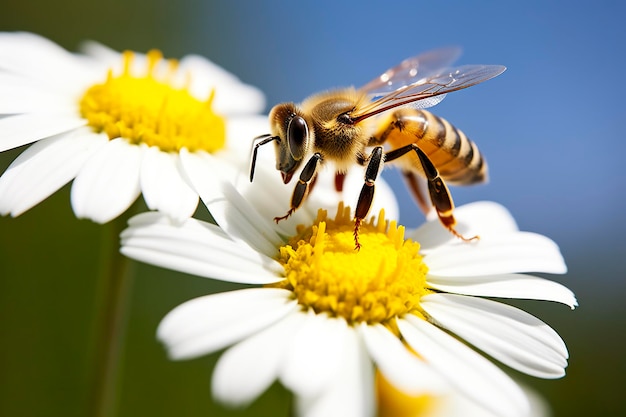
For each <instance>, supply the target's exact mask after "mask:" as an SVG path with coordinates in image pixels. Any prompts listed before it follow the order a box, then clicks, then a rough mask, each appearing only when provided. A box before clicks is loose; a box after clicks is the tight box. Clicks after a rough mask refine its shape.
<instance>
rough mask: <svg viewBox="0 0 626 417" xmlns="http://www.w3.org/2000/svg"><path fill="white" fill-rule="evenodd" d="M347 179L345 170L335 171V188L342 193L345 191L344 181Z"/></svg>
mask: <svg viewBox="0 0 626 417" xmlns="http://www.w3.org/2000/svg"><path fill="white" fill-rule="evenodd" d="M345 181H346V173H345V172H335V190H336V191H337V192H338V193H340V192H342V191H343V183H344V182H345Z"/></svg>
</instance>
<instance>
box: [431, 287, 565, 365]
mask: <svg viewBox="0 0 626 417" xmlns="http://www.w3.org/2000/svg"><path fill="white" fill-rule="evenodd" d="M421 305H422V307H423V308H424V310H426V312H427V313H428V314H429V315H430V316H431V317H432V318H433V319H434V320H435V322H436V323H437V325H440V326H441V327H444V328H446V329H448V330H450V331H451V332H453V333H455V334H457V335H459V336H461V337H462V338H463V339H465V340H466V341H467V342H469V343H471V344H473V345H474V346H476V347H477V348H479V349H480V350H482V351H483V352H485V353H487V354H489V355H491V356H492V357H494V358H495V359H497V360H499V361H500V362H502V363H504V364H505V365H508V366H510V367H512V368H514V369H516V370H518V371H520V372H524V373H526V374H529V375H532V376H535V377H538V378H560V377H562V376H563V375H565V367H566V366H567V357H568V353H567V348H566V347H565V343H564V342H563V340H562V339H561V338H560V337H559V335H558V334H557V333H556V332H555V331H554V330H553V329H552V328H551V327H550V326H548V325H547V324H545V323H544V322H542V321H541V320H539V319H537V318H536V317H534V316H532V315H530V314H528V313H526V312H524V311H522V310H519V309H517V308H515V307H512V306H509V305H506V304H502V303H498V302H495V301H491V300H485V299H482V298H476V297H467V296H463V295H454V294H431V295H427V296H424V297H423V298H422V301H421Z"/></svg>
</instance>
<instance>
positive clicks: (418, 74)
mask: <svg viewBox="0 0 626 417" xmlns="http://www.w3.org/2000/svg"><path fill="white" fill-rule="evenodd" d="M460 55H461V48H458V47H447V48H440V49H435V50H432V51H428V52H425V53H423V54H420V55H416V56H414V57H411V58H407V59H405V60H404V61H402V62H401V63H400V64H398V65H396V66H395V67H393V68H389V69H388V70H387V71H385V72H384V73H383V74H381V75H380V76H378V77H376V78H374V79H373V80H372V81H370V82H369V83H367V84H365V85H364V86H363V87H361V88H360V90H361V91H364V92H366V93H367V94H368V95H370V97H375V96H382V95H387V94H388V93H390V92H392V91H395V90H397V89H398V88H399V87H403V86H405V85H408V84H413V83H414V82H416V81H419V80H421V79H423V78H428V77H430V76H432V75H434V74H438V73H440V72H441V70H443V69H445V68H450V67H451V66H452V64H453V63H454V61H456V60H457V58H458V57H459V56H460Z"/></svg>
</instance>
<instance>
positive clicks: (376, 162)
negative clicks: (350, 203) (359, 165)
mask: <svg viewBox="0 0 626 417" xmlns="http://www.w3.org/2000/svg"><path fill="white" fill-rule="evenodd" d="M383 162H384V159H383V148H382V146H377V147H375V148H374V150H373V151H372V154H371V155H370V157H369V162H368V163H367V168H366V170H365V183H364V184H363V188H361V194H359V200H358V202H357V204H356V210H355V212H354V245H355V246H354V249H355V250H359V249H360V248H361V244H360V243H359V229H360V228H361V222H362V221H363V219H365V217H366V216H367V213H368V212H369V211H370V207H372V200H373V199H374V182H375V181H376V177H377V176H378V173H379V172H380V170H381V168H382V166H383Z"/></svg>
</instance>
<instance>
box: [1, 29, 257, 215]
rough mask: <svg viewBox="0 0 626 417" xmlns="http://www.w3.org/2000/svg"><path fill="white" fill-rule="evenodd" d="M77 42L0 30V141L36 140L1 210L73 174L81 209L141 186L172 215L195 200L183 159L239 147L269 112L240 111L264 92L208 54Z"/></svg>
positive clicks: (17, 207)
mask: <svg viewBox="0 0 626 417" xmlns="http://www.w3.org/2000/svg"><path fill="white" fill-rule="evenodd" d="M85 51H86V54H81V55H79V54H72V53H69V52H67V51H65V50H64V49H62V48H60V47H59V46H58V45H56V44H54V43H52V42H51V41H49V40H47V39H44V38H42V37H40V36H38V35H34V34H30V33H0V151H5V150H8V149H12V148H16V147H19V146H22V145H26V144H29V143H33V142H35V143H34V144H33V145H31V146H30V147H29V148H27V149H26V150H25V151H24V152H23V153H22V154H21V155H20V156H19V157H18V158H17V159H16V160H15V161H14V162H13V163H12V164H11V166H10V167H9V168H8V169H7V170H6V172H5V173H4V174H3V175H2V177H1V178H0V213H1V214H3V215H6V214H10V215H12V216H17V215H19V214H21V213H23V212H24V211H26V210H28V209H30V208H31V207H33V206H34V205H36V204H38V203H39V202H41V201H42V200H44V199H45V198H47V197H48V196H50V195H51V194H52V193H54V192H55V191H56V190H58V189H59V188H61V187H62V186H63V185H64V184H66V183H68V182H70V181H71V180H74V182H73V184H72V190H71V202H72V207H73V209H74V212H75V214H76V216H78V217H81V218H82V217H84V218H89V219H92V220H94V221H96V222H99V223H105V222H107V221H109V220H111V219H113V218H115V217H117V216H118V215H119V214H121V213H122V212H124V211H125V210H126V209H127V208H128V207H129V206H130V205H131V204H132V203H133V202H134V201H135V200H136V199H137V197H138V196H139V195H140V194H143V197H144V199H145V201H146V203H147V205H148V207H149V208H150V209H153V210H159V211H163V212H164V213H166V214H168V215H169V216H171V217H172V218H173V219H177V220H179V221H180V220H182V219H185V218H187V217H189V216H191V215H192V214H193V212H194V211H195V209H196V206H197V203H198V193H197V192H196V191H195V190H194V188H193V186H192V185H191V183H192V181H193V178H190V173H189V172H188V170H187V166H188V165H189V164H193V163H207V161H208V162H210V163H215V164H219V163H220V162H218V161H217V160H218V159H227V160H230V162H232V159H233V158H232V154H239V155H241V154H243V155H244V156H247V153H248V152H249V143H250V140H251V138H253V137H254V136H256V135H258V134H259V131H264V130H265V129H266V126H267V121H266V118H264V117H260V116H246V115H252V114H253V113H256V112H259V111H261V110H262V109H263V107H264V98H263V95H262V94H261V92H260V91H259V90H258V89H256V88H254V87H251V86H249V85H245V84H243V83H241V82H240V81H239V80H238V79H237V78H236V77H235V76H233V75H231V74H229V73H227V72H226V71H224V70H223V69H221V68H219V67H218V66H216V65H215V64H213V63H211V62H209V61H207V60H206V59H204V58H201V57H198V56H186V57H184V58H183V59H181V60H180V62H178V61H176V60H164V59H163V57H162V55H161V54H160V52H158V51H151V52H149V53H148V54H147V55H141V54H136V53H132V52H125V53H123V54H119V53H117V52H114V51H112V50H110V49H108V48H106V47H104V46H102V45H98V44H96V43H88V44H86V47H85ZM233 139H236V140H237V141H240V142H241V144H239V143H238V142H237V141H235V140H233ZM242 147H244V148H243V149H245V151H243V152H242V151H241V149H242ZM228 150H233V152H231V154H230V155H227V156H225V154H228ZM211 154H215V155H216V156H219V157H222V156H225V158H216V157H212V155H211ZM239 159H240V160H241V159H242V158H239ZM228 166H229V165H228V164H226V165H225V167H224V168H223V169H222V170H221V172H222V173H223V171H224V170H227V169H228Z"/></svg>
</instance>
